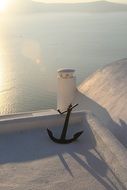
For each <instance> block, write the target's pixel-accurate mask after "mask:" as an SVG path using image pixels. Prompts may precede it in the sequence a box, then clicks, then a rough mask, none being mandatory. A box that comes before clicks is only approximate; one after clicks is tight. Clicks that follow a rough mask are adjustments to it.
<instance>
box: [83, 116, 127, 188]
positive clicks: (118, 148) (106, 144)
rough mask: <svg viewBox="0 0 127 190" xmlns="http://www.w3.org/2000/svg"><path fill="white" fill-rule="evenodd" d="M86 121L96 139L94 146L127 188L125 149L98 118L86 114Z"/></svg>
mask: <svg viewBox="0 0 127 190" xmlns="http://www.w3.org/2000/svg"><path fill="white" fill-rule="evenodd" d="M86 118H87V122H88V124H89V126H90V128H91V130H92V133H93V135H94V138H95V140H96V148H97V150H98V151H99V153H100V154H101V155H102V157H103V158H104V160H105V161H106V163H107V164H108V166H109V168H111V169H112V171H113V172H114V174H115V175H116V176H117V177H118V178H119V180H120V181H121V183H122V185H123V188H124V189H127V161H126V160H127V150H126V148H125V147H124V146H123V145H122V144H121V143H120V142H119V141H118V140H117V139H116V138H115V136H114V135H113V134H112V133H111V132H110V131H109V130H108V129H106V127H104V126H103V124H102V123H100V121H98V119H97V118H96V117H95V116H94V115H92V114H87V117H86Z"/></svg>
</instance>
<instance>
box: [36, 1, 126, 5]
mask: <svg viewBox="0 0 127 190" xmlns="http://www.w3.org/2000/svg"><path fill="white" fill-rule="evenodd" d="M36 1H41V2H45V3H56V2H58V3H75V2H76V3H80V2H91V1H97V0H36ZM110 1H111V2H117V3H126V4H127V0H110Z"/></svg>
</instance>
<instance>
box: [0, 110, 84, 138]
mask: <svg viewBox="0 0 127 190" xmlns="http://www.w3.org/2000/svg"><path fill="white" fill-rule="evenodd" d="M83 115H84V112H82V111H79V112H72V114H71V117H70V124H76V123H83ZM64 120H65V115H60V114H59V113H58V112H57V111H55V110H49V111H48V110H47V111H41V112H30V113H23V114H14V115H10V116H5V117H4V116H3V117H1V118H0V134H3V133H7V132H15V131H23V130H28V129H34V128H35V129H36V128H47V127H49V128H51V127H59V126H61V125H63V123H64Z"/></svg>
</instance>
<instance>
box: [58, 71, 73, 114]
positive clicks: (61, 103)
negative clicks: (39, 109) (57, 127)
mask: <svg viewBox="0 0 127 190" xmlns="http://www.w3.org/2000/svg"><path fill="white" fill-rule="evenodd" d="M74 72H75V70H73V69H59V70H58V76H57V80H58V93H57V109H59V110H61V111H65V110H67V108H68V106H69V105H70V104H71V103H72V102H73V99H74V97H75V92H76V77H75V76H74Z"/></svg>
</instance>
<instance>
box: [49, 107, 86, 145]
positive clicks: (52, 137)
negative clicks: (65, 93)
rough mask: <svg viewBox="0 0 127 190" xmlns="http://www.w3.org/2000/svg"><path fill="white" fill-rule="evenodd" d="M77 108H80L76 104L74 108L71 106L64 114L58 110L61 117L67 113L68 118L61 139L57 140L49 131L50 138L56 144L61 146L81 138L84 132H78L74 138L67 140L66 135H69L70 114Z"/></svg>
mask: <svg viewBox="0 0 127 190" xmlns="http://www.w3.org/2000/svg"><path fill="white" fill-rule="evenodd" d="M76 106H78V104H76V105H74V106H72V104H70V105H69V107H68V109H67V111H64V112H61V111H60V110H57V111H58V112H59V113H60V114H61V115H62V114H64V113H67V115H66V118H65V122H64V127H63V130H62V134H61V137H60V139H57V138H55V137H54V136H53V133H52V131H50V130H49V129H47V132H48V135H49V137H50V138H51V140H52V141H54V142H55V143H59V144H69V143H72V142H73V141H76V140H77V139H78V138H79V137H80V135H81V134H82V133H83V131H80V132H77V133H76V134H74V135H73V138H71V139H66V134H67V129H68V124H69V119H70V114H71V111H72V109H73V108H75V107H76Z"/></svg>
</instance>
